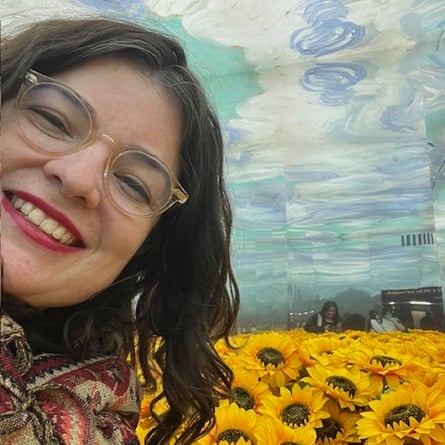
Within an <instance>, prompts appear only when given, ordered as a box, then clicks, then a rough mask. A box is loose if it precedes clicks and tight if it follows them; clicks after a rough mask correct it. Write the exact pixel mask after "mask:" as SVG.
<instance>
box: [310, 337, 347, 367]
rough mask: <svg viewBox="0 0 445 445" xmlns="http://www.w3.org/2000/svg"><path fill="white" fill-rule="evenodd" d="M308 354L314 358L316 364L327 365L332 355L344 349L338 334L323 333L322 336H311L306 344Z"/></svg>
mask: <svg viewBox="0 0 445 445" xmlns="http://www.w3.org/2000/svg"><path fill="white" fill-rule="evenodd" d="M305 346H306V350H307V352H308V354H309V355H310V356H311V357H313V358H316V360H317V362H323V363H324V364H326V363H329V362H330V361H331V360H332V358H333V355H334V354H335V353H336V352H337V351H339V350H341V349H342V348H344V347H345V344H344V343H343V342H342V339H341V338H340V337H339V336H338V334H334V333H325V334H323V335H313V336H311V337H310V341H308V342H307V343H306V345H305Z"/></svg>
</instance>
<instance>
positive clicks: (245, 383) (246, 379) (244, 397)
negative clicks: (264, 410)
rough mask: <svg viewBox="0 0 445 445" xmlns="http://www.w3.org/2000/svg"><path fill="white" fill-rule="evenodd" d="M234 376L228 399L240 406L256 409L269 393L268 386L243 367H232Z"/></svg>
mask: <svg viewBox="0 0 445 445" xmlns="http://www.w3.org/2000/svg"><path fill="white" fill-rule="evenodd" d="M232 370H233V373H234V378H233V382H232V387H231V390H230V396H229V399H230V401H231V402H234V403H236V404H237V405H238V406H239V407H240V408H243V409H253V410H254V411H258V409H259V407H261V406H262V400H263V398H264V397H265V396H266V395H267V394H270V390H269V387H268V386H267V385H266V384H265V383H263V382H261V381H260V380H259V379H258V377H257V376H256V375H255V374H251V373H249V372H247V371H245V370H244V369H238V368H232Z"/></svg>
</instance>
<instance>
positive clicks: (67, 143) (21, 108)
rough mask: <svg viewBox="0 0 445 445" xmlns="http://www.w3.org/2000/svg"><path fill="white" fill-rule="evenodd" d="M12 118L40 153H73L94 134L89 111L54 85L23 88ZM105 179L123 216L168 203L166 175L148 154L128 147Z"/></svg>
mask: <svg viewBox="0 0 445 445" xmlns="http://www.w3.org/2000/svg"><path fill="white" fill-rule="evenodd" d="M17 120H18V125H19V127H20V129H21V131H22V133H23V135H24V137H25V138H26V139H27V140H28V142H29V143H30V144H31V145H33V146H34V147H35V148H37V149H38V150H39V151H42V152H45V153H54V154H67V153H70V152H73V151H76V150H78V149H80V148H83V147H86V146H87V145H88V143H90V142H91V140H92V139H93V138H94V136H95V134H94V132H95V129H94V119H93V116H92V113H91V111H90V109H89V108H88V107H87V106H86V104H84V103H83V102H82V101H81V99H80V98H79V97H77V96H76V95H74V94H73V92H71V91H70V90H69V89H68V88H66V87H64V86H63V85H58V84H57V83H51V82H41V83H37V84H35V85H32V86H31V87H28V88H27V89H26V90H25V91H24V92H23V94H22V96H21V97H20V100H19V104H18V106H17ZM105 176H106V182H107V187H108V192H109V194H110V196H111V198H112V199H113V200H114V201H115V203H116V204H117V205H118V206H119V207H120V208H121V209H122V210H123V211H124V212H126V213H130V214H134V215H150V214H153V213H158V212H160V211H162V210H163V209H164V208H165V207H166V206H168V205H169V204H170V202H171V197H172V196H171V195H172V187H173V184H172V180H171V176H170V173H169V171H168V170H167V168H166V167H165V166H164V165H163V164H162V163H161V162H160V161H159V160H157V159H156V158H155V157H153V156H151V155H150V154H148V153H147V152H144V151H141V150H138V149H131V148H127V149H126V150H124V151H122V152H121V153H119V154H118V155H117V156H115V157H114V158H113V160H112V162H111V164H110V165H109V166H108V169H107V171H106V173H105Z"/></svg>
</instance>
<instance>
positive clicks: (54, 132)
mask: <svg viewBox="0 0 445 445" xmlns="http://www.w3.org/2000/svg"><path fill="white" fill-rule="evenodd" d="M27 111H28V113H27V114H28V118H29V119H30V120H31V122H32V124H33V125H34V126H35V127H37V128H38V129H39V130H41V131H43V132H45V133H46V134H48V135H50V136H54V137H65V138H66V137H72V135H71V131H70V129H69V126H68V123H67V121H66V119H65V118H64V117H63V116H60V115H58V114H56V113H55V112H52V111H49V110H45V109H43V108H37V107H33V108H31V107H30V108H28V110H27Z"/></svg>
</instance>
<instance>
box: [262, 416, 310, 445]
mask: <svg viewBox="0 0 445 445" xmlns="http://www.w3.org/2000/svg"><path fill="white" fill-rule="evenodd" d="M262 424H264V428H263V429H262V430H258V431H256V432H255V439H256V440H257V442H256V443H257V445H313V444H314V443H315V439H316V434H315V430H314V429H313V428H310V427H307V426H303V427H299V428H290V427H288V426H286V425H284V424H283V423H282V422H280V421H279V420H278V419H274V418H272V417H270V418H264V420H262Z"/></svg>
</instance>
